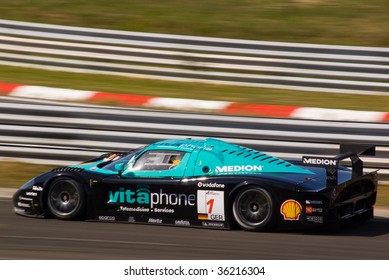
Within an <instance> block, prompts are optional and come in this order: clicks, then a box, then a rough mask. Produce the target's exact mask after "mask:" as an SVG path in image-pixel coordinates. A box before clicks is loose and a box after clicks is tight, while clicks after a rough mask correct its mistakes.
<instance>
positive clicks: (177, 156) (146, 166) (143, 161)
mask: <svg viewBox="0 0 389 280" xmlns="http://www.w3.org/2000/svg"><path fill="white" fill-rule="evenodd" d="M184 154H185V153H183V152H176V151H147V152H146V153H144V154H143V155H141V156H140V157H139V158H138V160H137V161H136V162H135V164H134V166H133V167H132V170H149V171H159V170H169V169H174V168H176V167H177V166H178V165H179V163H180V162H181V159H182V158H183V156H184Z"/></svg>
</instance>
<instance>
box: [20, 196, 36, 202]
mask: <svg viewBox="0 0 389 280" xmlns="http://www.w3.org/2000/svg"><path fill="white" fill-rule="evenodd" d="M19 200H25V201H32V200H33V199H32V198H30V197H24V196H19Z"/></svg>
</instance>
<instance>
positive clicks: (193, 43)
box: [0, 20, 389, 95]
mask: <svg viewBox="0 0 389 280" xmlns="http://www.w3.org/2000/svg"><path fill="white" fill-rule="evenodd" d="M0 64H3V65H16V66H26V67H36V68H41V69H49V70H61V71H72V72H85V73H100V74H109V75H125V76H133V77H146V78H150V77H152V78H156V79H167V80H178V81H196V82H198V81H200V82H209V83H223V84H234V85H245V86H254V87H269V88H280V89H296V90H308V91H320V92H337V93H348V94H375V95H389V83H388V74H387V73H388V71H389V48H371V47H351V46H329V45H313V44H297V43H280V42H266V41H251V40H237V39H222V38H207V37H195V36H179V35H168V34H153V33H141V32H128V31H114V30H105V29H95V28H81V27H70V26H61V25H49V24H37V23H29V22H18V21H11V20H0Z"/></svg>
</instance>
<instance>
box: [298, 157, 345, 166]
mask: <svg viewBox="0 0 389 280" xmlns="http://www.w3.org/2000/svg"><path fill="white" fill-rule="evenodd" d="M303 164H304V165H315V166H338V160H336V159H332V158H322V157H303Z"/></svg>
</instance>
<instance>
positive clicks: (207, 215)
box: [197, 190, 225, 221]
mask: <svg viewBox="0 0 389 280" xmlns="http://www.w3.org/2000/svg"><path fill="white" fill-rule="evenodd" d="M197 213H198V216H197V218H198V219H199V220H209V221H225V213H224V191H208V190H198V191H197Z"/></svg>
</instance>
